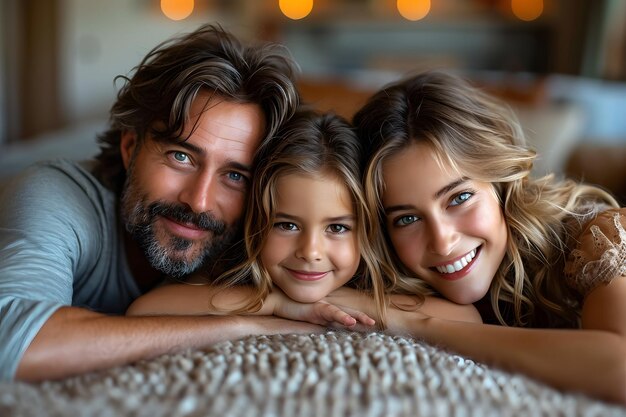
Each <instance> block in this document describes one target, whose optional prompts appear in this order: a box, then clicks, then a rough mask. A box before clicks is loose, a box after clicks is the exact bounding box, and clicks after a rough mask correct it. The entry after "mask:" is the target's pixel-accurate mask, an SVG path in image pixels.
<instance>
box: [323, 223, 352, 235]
mask: <svg viewBox="0 0 626 417" xmlns="http://www.w3.org/2000/svg"><path fill="white" fill-rule="evenodd" d="M328 230H329V231H330V233H336V234H339V233H345V232H347V231H349V230H350V229H349V228H348V227H346V226H344V225H343V224H331V225H330V226H328Z"/></svg>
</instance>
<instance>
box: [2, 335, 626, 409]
mask: <svg viewBox="0 0 626 417" xmlns="http://www.w3.org/2000/svg"><path fill="white" fill-rule="evenodd" d="M0 415H1V416H4V417H7V416H25V417H26V416H28V417H30V416H32V417H34V416H64V417H65V416H99V417H109V416H110V417H114V416H115V417H118V416H134V417H143V416H146V417H148V416H149V417H161V416H163V417H166V416H167V417H176V416H198V417H199V416H220V417H222V416H229V417H230V416H289V417H297V416H315V417H318V416H320V417H334V416H341V417H344V416H359V417H361V416H362V417H369V416H371V417H374V416H381V417H389V416H477V417H478V416H480V417H488V416H494V417H495V416H498V417H502V416H533V417H538V416H598V417H599V416H602V417H607V416H626V409H625V408H619V407H614V406H611V405H608V404H605V403H602V402H599V401H594V400H591V399H589V398H586V397H584V396H581V395H574V394H565V393H562V392H559V391H556V390H554V389H551V388H549V387H547V386H545V385H543V384H540V383H537V382H534V381H532V380H530V379H528V378H525V377H522V376H519V375H511V374H507V373H505V372H501V371H498V370H494V369H491V368H489V367H486V366H483V365H479V364H477V363H475V362H473V361H470V360H467V359H464V358H462V357H459V356H456V355H451V354H448V353H446V352H444V351H442V350H439V349H436V348H433V347H431V346H428V345H425V344H422V343H419V342H416V341H413V340H411V339H407V338H400V337H390V336H386V335H383V334H379V333H371V334H365V335H361V334H357V333H345V332H329V333H326V334H321V335H311V336H308V335H305V336H303V335H286V336H256V337H248V338H245V339H241V340H238V341H234V342H227V343H222V344H218V345H215V346H214V347H213V348H211V349H208V350H205V351H190V352H185V353H182V354H177V355H165V356H161V357H159V358H156V359H154V360H150V361H142V362H139V363H136V364H134V365H130V366H124V367H119V368H114V369H110V370H107V371H103V372H99V373H91V374H87V375H83V376H80V377H75V378H69V379H65V380H62V381H54V382H46V383H42V384H25V383H0Z"/></svg>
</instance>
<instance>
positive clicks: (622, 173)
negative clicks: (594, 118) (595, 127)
mask: <svg viewBox="0 0 626 417" xmlns="http://www.w3.org/2000/svg"><path fill="white" fill-rule="evenodd" d="M625 142H626V140H625ZM565 173H566V175H567V176H570V177H572V178H575V179H578V180H581V181H584V182H588V183H591V184H596V185H599V186H601V187H602V188H604V189H606V190H607V191H609V192H611V193H613V194H614V195H615V196H616V198H617V200H618V201H619V202H620V204H621V205H622V206H626V144H625V145H592V144H581V145H579V146H577V147H576V148H575V149H574V150H573V152H572V154H571V156H570V158H569V160H568V161H567V164H566V166H565Z"/></svg>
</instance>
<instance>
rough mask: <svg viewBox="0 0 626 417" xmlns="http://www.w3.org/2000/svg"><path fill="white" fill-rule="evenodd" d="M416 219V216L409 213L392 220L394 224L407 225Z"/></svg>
mask: <svg viewBox="0 0 626 417" xmlns="http://www.w3.org/2000/svg"><path fill="white" fill-rule="evenodd" d="M417 220H418V217H417V216H413V215H409V216H402V217H400V218H399V219H397V220H396V221H395V222H394V225H396V226H408V225H409V224H411V223H415V222H416V221H417Z"/></svg>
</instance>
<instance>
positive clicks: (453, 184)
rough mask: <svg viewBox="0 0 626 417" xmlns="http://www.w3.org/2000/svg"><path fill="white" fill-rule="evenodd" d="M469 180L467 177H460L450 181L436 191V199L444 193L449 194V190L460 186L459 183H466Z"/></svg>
mask: <svg viewBox="0 0 626 417" xmlns="http://www.w3.org/2000/svg"><path fill="white" fill-rule="evenodd" d="M467 181H469V180H468V179H467V178H459V179H456V180H454V181H452V182H450V183H449V184H447V185H444V186H443V187H441V188H440V189H439V191H437V192H436V193H435V195H434V196H433V197H434V199H435V200H437V199H439V198H441V196H442V195H444V194H447V193H448V192H450V190H453V189H455V188H456V187H458V186H459V185H461V184H463V183H466V182H467Z"/></svg>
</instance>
